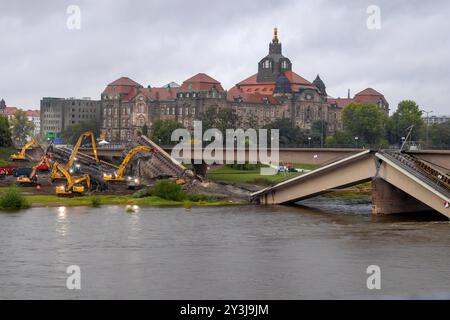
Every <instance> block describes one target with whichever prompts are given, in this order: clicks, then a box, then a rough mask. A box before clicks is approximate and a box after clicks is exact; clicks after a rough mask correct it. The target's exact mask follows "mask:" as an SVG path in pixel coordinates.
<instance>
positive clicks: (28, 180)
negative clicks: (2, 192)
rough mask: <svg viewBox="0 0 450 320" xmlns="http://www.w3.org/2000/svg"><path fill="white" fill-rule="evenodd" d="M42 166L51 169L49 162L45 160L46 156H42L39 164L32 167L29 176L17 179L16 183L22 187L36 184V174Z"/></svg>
mask: <svg viewBox="0 0 450 320" xmlns="http://www.w3.org/2000/svg"><path fill="white" fill-rule="evenodd" d="M43 164H46V165H47V168H50V167H51V164H50V162H49V160H48V158H47V155H44V156H43V157H42V159H41V161H39V163H38V164H37V165H35V166H34V167H33V170H32V171H31V173H30V175H29V176H20V177H17V179H16V181H17V183H19V184H22V185H33V184H35V183H36V182H37V177H36V172H37V170H38V169H39V167H40V166H41V165H43Z"/></svg>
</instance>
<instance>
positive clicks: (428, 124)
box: [420, 110, 433, 148]
mask: <svg viewBox="0 0 450 320" xmlns="http://www.w3.org/2000/svg"><path fill="white" fill-rule="evenodd" d="M420 111H422V112H423V113H426V114H427V128H426V145H427V148H428V127H429V126H430V123H429V116H428V115H429V114H430V113H433V111H432V110H430V111H425V110H420Z"/></svg>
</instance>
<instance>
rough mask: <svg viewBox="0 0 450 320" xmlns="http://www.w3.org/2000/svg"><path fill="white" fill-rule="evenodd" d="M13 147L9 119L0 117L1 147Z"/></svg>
mask: <svg viewBox="0 0 450 320" xmlns="http://www.w3.org/2000/svg"><path fill="white" fill-rule="evenodd" d="M11 145H12V139H11V128H10V126H9V121H8V118H6V117H3V116H0V147H10V146H11Z"/></svg>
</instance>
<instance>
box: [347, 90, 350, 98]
mask: <svg viewBox="0 0 450 320" xmlns="http://www.w3.org/2000/svg"><path fill="white" fill-rule="evenodd" d="M347 99H350V88H348V91H347Z"/></svg>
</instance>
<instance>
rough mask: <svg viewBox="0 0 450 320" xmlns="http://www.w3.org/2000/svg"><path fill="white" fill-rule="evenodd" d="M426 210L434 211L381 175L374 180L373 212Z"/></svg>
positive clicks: (376, 213)
mask: <svg viewBox="0 0 450 320" xmlns="http://www.w3.org/2000/svg"><path fill="white" fill-rule="evenodd" d="M425 211H433V209H432V208H430V207H428V206H427V205H425V204H424V203H422V202H420V201H418V200H417V199H416V198H414V197H412V196H410V195H409V194H407V193H406V192H404V191H402V190H400V189H399V188H397V187H395V186H393V185H392V184H390V183H389V182H386V181H384V180H383V179H381V178H379V177H377V178H374V179H373V180H372V213H373V214H375V215H384V214H392V213H404V212H408V213H410V212H425Z"/></svg>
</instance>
